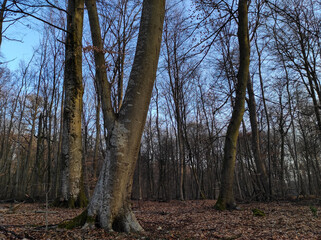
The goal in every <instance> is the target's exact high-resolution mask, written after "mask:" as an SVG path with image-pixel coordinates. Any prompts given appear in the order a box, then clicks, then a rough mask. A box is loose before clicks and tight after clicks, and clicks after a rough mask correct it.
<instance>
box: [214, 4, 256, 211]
mask: <svg viewBox="0 0 321 240" xmlns="http://www.w3.org/2000/svg"><path fill="white" fill-rule="evenodd" d="M247 9H248V6H247V0H240V1H239V7H238V13H239V16H238V18H239V25H238V40H239V49H240V66H239V72H238V75H237V80H238V81H237V86H236V98H235V105H234V107H233V112H232V117H231V120H230V123H229V125H228V128H227V133H226V138H225V145H224V159H223V168H222V174H221V188H220V194H219V197H218V200H217V202H216V204H215V208H216V209H220V210H225V209H234V208H236V203H235V199H234V194H233V183H234V169H235V159H236V150H237V138H238V135H239V128H240V125H241V121H242V118H243V114H244V110H245V94H246V86H247V81H248V76H249V65H250V43H249V33H248V16H247V11H248V10H247Z"/></svg>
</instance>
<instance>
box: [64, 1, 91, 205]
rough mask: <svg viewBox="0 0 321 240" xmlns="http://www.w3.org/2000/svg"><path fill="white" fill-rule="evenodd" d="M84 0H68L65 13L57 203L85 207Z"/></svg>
mask: <svg viewBox="0 0 321 240" xmlns="http://www.w3.org/2000/svg"><path fill="white" fill-rule="evenodd" d="M83 14H84V0H69V2H68V17H67V39H66V53H65V54H66V56H65V58H66V62H65V78H64V88H65V97H64V112H63V135H62V148H61V162H62V166H61V167H62V177H61V193H60V199H59V201H60V203H63V204H64V205H65V203H67V204H66V205H67V206H68V207H84V206H85V205H86V203H87V199H86V196H85V194H84V192H83V182H82V180H81V179H82V177H81V176H82V136H81V114H82V95H83V86H82V29H83Z"/></svg>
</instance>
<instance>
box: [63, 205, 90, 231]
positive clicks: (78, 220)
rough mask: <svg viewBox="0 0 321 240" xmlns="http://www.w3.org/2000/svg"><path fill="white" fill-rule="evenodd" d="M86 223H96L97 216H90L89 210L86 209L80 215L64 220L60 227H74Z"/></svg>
mask: <svg viewBox="0 0 321 240" xmlns="http://www.w3.org/2000/svg"><path fill="white" fill-rule="evenodd" d="M86 223H89V224H95V218H94V217H91V216H88V210H87V209H86V210H85V211H83V212H82V214H80V215H79V216H77V217H75V218H74V219H72V220H70V221H67V222H63V223H61V224H59V225H58V227H60V228H66V229H73V228H76V227H82V226H84V225H85V224H86Z"/></svg>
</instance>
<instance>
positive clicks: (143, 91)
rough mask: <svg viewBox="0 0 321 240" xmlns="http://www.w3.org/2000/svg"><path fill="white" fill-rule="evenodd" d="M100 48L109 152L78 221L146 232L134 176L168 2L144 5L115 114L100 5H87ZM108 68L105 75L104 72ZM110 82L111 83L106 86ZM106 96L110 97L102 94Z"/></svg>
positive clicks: (153, 1)
mask: <svg viewBox="0 0 321 240" xmlns="http://www.w3.org/2000/svg"><path fill="white" fill-rule="evenodd" d="M86 6H87V9H88V15H89V21H90V26H91V31H92V39H93V42H94V45H95V47H96V48H97V49H98V50H95V52H94V54H95V63H96V74H97V73H99V74H100V75H99V77H97V78H96V81H97V83H99V84H98V86H102V85H104V86H106V87H107V88H106V89H100V98H101V102H102V108H103V116H104V122H105V124H104V125H105V128H107V129H108V137H107V150H106V151H107V153H106V158H105V160H104V163H103V167H102V170H101V172H100V176H99V179H98V182H97V185H96V188H95V191H94V194H93V197H92V199H91V201H90V204H89V206H88V208H87V210H86V211H85V212H84V213H83V214H82V215H80V216H79V217H78V218H75V219H74V220H73V221H78V223H79V224H85V223H87V224H89V225H92V224H94V221H96V222H97V223H98V225H99V226H100V227H102V228H104V229H105V230H107V231H111V230H116V231H124V232H137V231H142V230H143V229H142V227H141V226H140V224H139V223H138V221H137V220H136V218H135V215H134V214H133V212H132V210H131V206H130V196H131V191H132V181H133V174H134V171H135V165H136V161H137V157H138V152H139V147H140V141H141V136H142V133H143V129H144V125H145V121H146V116H147V112H148V107H149V102H150V99H151V94H152V90H153V86H154V81H155V78H156V70H157V64H158V57H159V51H160V44H161V39H162V26H163V21H164V13H165V0H144V1H143V9H142V17H141V25H140V30H139V36H138V42H137V47H136V54H135V59H134V63H133V67H132V71H131V74H130V78H129V82H128V86H127V90H126V93H125V97H124V101H123V104H122V107H121V109H120V111H119V113H118V114H117V116H116V115H115V113H114V111H113V109H112V107H111V105H110V103H111V101H110V97H111V95H110V84H108V82H106V81H105V79H106V78H105V76H103V75H102V74H103V73H104V72H102V71H106V69H104V67H102V65H100V64H101V63H102V62H99V61H97V60H99V59H100V60H103V59H104V58H103V57H104V55H103V52H102V51H101V50H102V41H101V36H100V27H99V21H98V14H97V8H96V3H95V1H94V0H86ZM103 69H104V70H103ZM104 81H105V82H104ZM102 94H105V95H102Z"/></svg>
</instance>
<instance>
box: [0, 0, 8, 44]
mask: <svg viewBox="0 0 321 240" xmlns="http://www.w3.org/2000/svg"><path fill="white" fill-rule="evenodd" d="M6 5H7V0H3V2H2V4H1V9H0V47H1V43H2V27H3V20H4V12H5V10H6Z"/></svg>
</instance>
